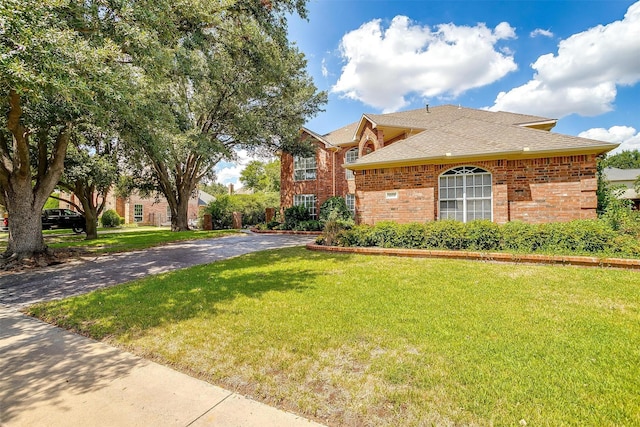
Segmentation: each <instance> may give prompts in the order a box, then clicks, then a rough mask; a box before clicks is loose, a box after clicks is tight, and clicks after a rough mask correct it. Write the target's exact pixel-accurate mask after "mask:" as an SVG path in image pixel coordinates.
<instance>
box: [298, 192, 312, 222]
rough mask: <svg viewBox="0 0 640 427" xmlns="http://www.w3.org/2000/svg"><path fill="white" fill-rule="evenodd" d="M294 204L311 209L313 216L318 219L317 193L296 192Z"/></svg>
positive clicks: (310, 212)
mask: <svg viewBox="0 0 640 427" xmlns="http://www.w3.org/2000/svg"><path fill="white" fill-rule="evenodd" d="M293 205H294V206H304V207H305V208H307V211H309V215H311V218H313V219H316V218H317V216H318V214H317V211H316V195H315V194H296V195H294V196H293Z"/></svg>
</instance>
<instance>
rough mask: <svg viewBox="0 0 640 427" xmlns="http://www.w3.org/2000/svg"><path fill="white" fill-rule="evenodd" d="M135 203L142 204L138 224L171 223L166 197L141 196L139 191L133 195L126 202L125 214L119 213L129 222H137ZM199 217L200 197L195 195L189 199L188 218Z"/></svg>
mask: <svg viewBox="0 0 640 427" xmlns="http://www.w3.org/2000/svg"><path fill="white" fill-rule="evenodd" d="M135 205H142V221H141V222H138V224H144V225H166V224H168V223H170V221H171V220H170V219H169V217H168V216H167V208H168V206H169V203H168V202H167V200H166V199H165V198H164V197H160V198H158V199H156V198H155V197H153V196H151V197H141V196H140V195H139V194H137V193H133V194H131V196H130V197H129V198H128V199H127V200H126V202H125V203H124V210H125V212H126V214H125V215H122V214H121V213H120V212H118V214H119V215H120V216H123V217H124V218H125V221H126V223H127V224H132V223H134V222H135V216H134V215H135ZM197 218H198V197H197V196H194V197H191V198H190V199H189V207H188V211H187V219H188V220H195V219H197Z"/></svg>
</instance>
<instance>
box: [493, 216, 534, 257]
mask: <svg viewBox="0 0 640 427" xmlns="http://www.w3.org/2000/svg"><path fill="white" fill-rule="evenodd" d="M501 231H502V233H501V235H502V244H501V247H502V249H505V250H509V251H516V252H533V251H535V250H536V249H537V248H538V246H539V241H538V234H537V227H536V226H535V225H533V224H528V223H526V222H522V221H511V222H508V223H506V224H504V225H503V226H502V227H501Z"/></svg>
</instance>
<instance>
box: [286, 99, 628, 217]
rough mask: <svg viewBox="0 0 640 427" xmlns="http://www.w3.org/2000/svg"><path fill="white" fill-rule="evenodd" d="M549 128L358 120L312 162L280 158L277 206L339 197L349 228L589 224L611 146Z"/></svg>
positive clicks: (309, 136)
mask: <svg viewBox="0 0 640 427" xmlns="http://www.w3.org/2000/svg"><path fill="white" fill-rule="evenodd" d="M555 125H556V120H555V119H548V118H544V117H537V116H529V115H523V114H515V113H506V112H490V111H485V110H475V109H469V108H461V107H457V106H453V105H444V106H440V107H435V108H431V109H429V108H428V107H427V108H424V109H419V110H411V111H405V112H398V113H390V114H364V115H363V116H362V117H361V119H360V120H359V121H357V122H354V123H352V124H350V125H347V126H345V127H343V128H340V129H337V130H335V131H333V132H330V133H328V134H326V135H319V134H317V133H314V132H313V131H311V130H309V129H305V128H303V129H302V130H301V135H300V137H301V138H302V139H306V140H310V141H311V142H313V143H314V144H315V146H316V147H317V150H316V154H315V156H312V157H308V158H302V157H295V158H294V157H293V156H291V155H290V154H288V153H283V154H282V156H281V164H282V169H281V207H282V208H286V207H289V206H292V205H304V206H306V207H307V208H308V209H309V211H310V212H311V214H312V215H313V216H317V214H318V212H319V208H320V206H321V204H322V203H323V202H324V201H325V200H326V199H327V198H329V197H331V196H340V197H344V198H345V200H346V202H347V205H348V206H349V207H350V208H351V210H352V211H353V212H354V214H355V218H356V221H357V222H358V223H366V224H375V223H376V222H379V221H384V220H390V221H396V222H400V223H407V222H413V221H418V222H424V221H433V220H436V219H445V218H453V219H457V220H460V221H463V222H467V221H471V220H473V219H480V218H484V219H489V220H492V221H494V222H497V223H505V222H507V221H513V220H522V221H526V222H530V223H540V222H552V221H570V220H573V219H580V218H596V206H597V197H596V189H597V177H596V159H597V157H598V156H600V155H602V154H604V153H606V152H608V151H610V150H612V149H614V148H615V147H617V144H611V143H607V142H602V141H596V140H591V139H585V138H578V137H574V136H568V135H561V134H556V133H551V132H550V130H551V129H552V128H553V127H554V126H555Z"/></svg>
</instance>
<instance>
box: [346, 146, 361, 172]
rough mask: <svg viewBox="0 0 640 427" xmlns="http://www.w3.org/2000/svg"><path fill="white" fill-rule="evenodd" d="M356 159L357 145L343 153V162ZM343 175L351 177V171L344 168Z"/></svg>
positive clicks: (352, 161)
mask: <svg viewBox="0 0 640 427" xmlns="http://www.w3.org/2000/svg"><path fill="white" fill-rule="evenodd" d="M356 160H358V147H356V148H352V149H351V150H349V151H347V152H346V153H344V162H345V163H354V162H355V161H356ZM345 177H346V178H347V179H353V178H354V176H353V171H352V170H349V169H345Z"/></svg>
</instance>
